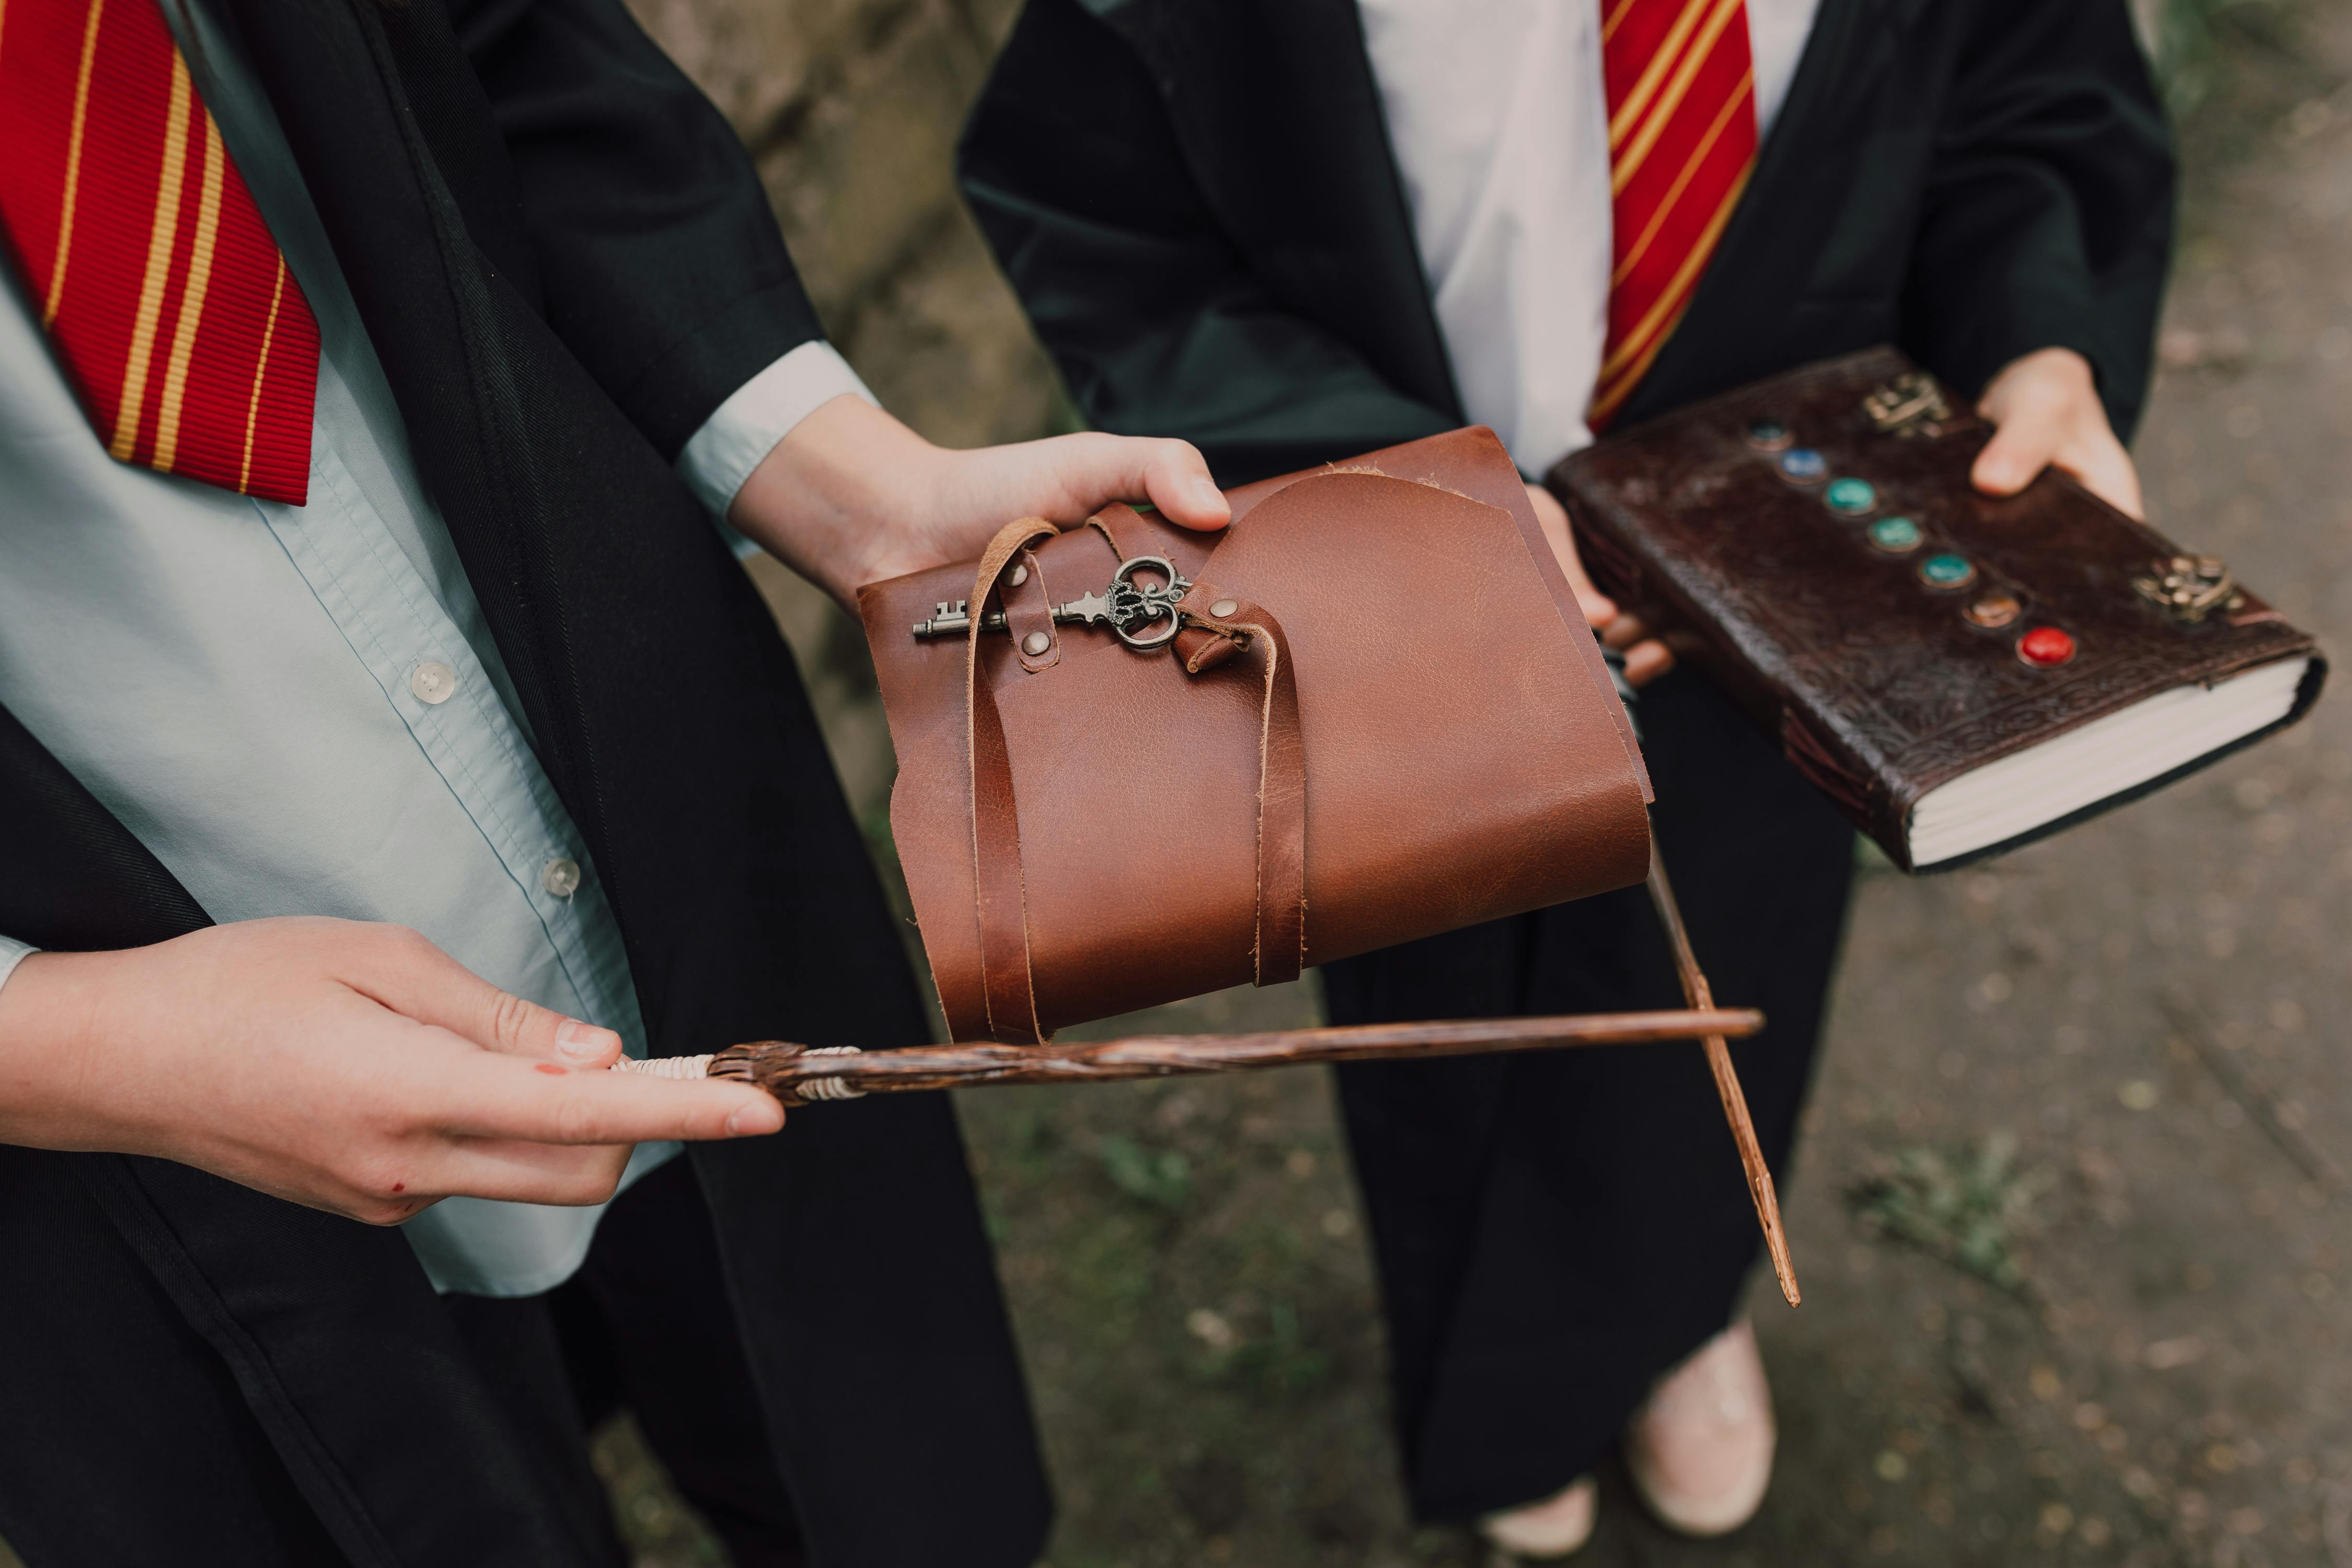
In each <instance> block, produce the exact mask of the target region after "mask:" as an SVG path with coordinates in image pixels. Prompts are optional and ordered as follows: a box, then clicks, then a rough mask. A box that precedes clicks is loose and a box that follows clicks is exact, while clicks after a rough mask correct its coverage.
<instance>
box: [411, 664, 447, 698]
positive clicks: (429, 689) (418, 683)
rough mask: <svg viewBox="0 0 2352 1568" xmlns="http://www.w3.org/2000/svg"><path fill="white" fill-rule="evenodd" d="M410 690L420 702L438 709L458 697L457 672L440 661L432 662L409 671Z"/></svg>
mask: <svg viewBox="0 0 2352 1568" xmlns="http://www.w3.org/2000/svg"><path fill="white" fill-rule="evenodd" d="M408 689H409V690H411V691H413V692H415V693H416V700H418V701H419V702H425V703H430V704H431V705H433V706H434V707H436V708H437V707H439V706H440V705H441V704H442V703H444V702H446V701H448V700H449V699H451V698H452V697H455V696H456V695H457V671H456V670H454V669H452V668H449V667H448V666H447V665H446V664H443V663H442V662H441V661H440V660H438V659H433V660H430V661H428V662H426V663H424V664H420V665H418V666H417V667H416V668H415V669H413V670H411V671H409V674H408Z"/></svg>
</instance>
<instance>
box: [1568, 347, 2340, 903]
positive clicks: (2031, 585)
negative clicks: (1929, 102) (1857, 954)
mask: <svg viewBox="0 0 2352 1568" xmlns="http://www.w3.org/2000/svg"><path fill="white" fill-rule="evenodd" d="M1990 436H1991V426H1990V425H1988V424H1986V423H1985V422H1984V421H1983V420H1981V419H1979V418H1978V417H1977V416H1975V415H1974V414H1973V413H1972V412H1971V411H1970V410H1969V406H1968V405H1967V404H1966V403H1965V402H1964V401H1963V400H1962V399H1961V398H1959V397H1958V396H1957V395H1954V394H1953V393H1951V392H1950V391H1949V390H1948V388H1945V387H1943V386H1941V385H1940V384H1937V382H1936V381H1935V380H1934V379H1933V378H1932V377H1930V376H1928V375H1927V374H1925V373H1924V372H1922V371H1920V370H1919V369H1918V367H1916V365H1914V364H1912V363H1910V362H1909V361H1908V360H1907V359H1906V358H1905V357H1904V356H1903V355H1902V354H1901V353H1897V352H1896V351H1895V350H1894V349H1891V348H1878V349H1872V350H1869V351H1867V352H1865V353H1859V354H1854V355H1852V356H1850V357H1848V358H1844V359H1840V360H1832V361H1828V362H1825V363H1820V364H1816V365H1811V366H1809V367H1807V368H1805V369H1802V370H1798V371H1794V372H1791V373H1790V374H1786V375H1781V376H1777V377H1774V378H1773V379H1771V380H1769V381H1764V382H1759V383H1757V384H1754V385H1752V386H1748V387H1745V388H1742V389H1740V390H1739V391H1737V392H1731V393H1727V394H1726V395H1723V396H1721V397H1717V398H1715V399H1712V400H1711V401H1709V402H1706V403H1703V404H1698V405H1694V406H1692V407H1690V408H1686V409H1684V410H1681V411H1679V412H1677V413H1675V414H1673V415H1670V416H1666V417H1664V418H1662V419H1657V420H1654V421H1652V422H1650V423H1647V424H1644V425H1642V426H1638V427H1635V428H1633V429H1629V430H1626V431H1624V432H1622V434H1616V435H1612V436H1610V437H1607V438H1606V439H1604V440H1602V441H1601V442H1599V443H1598V444H1596V445H1594V446H1592V447H1587V448H1586V449H1585V450H1583V451H1581V452H1579V453H1577V454H1575V455H1574V456H1572V457H1570V458H1566V459H1565V460H1563V461H1562V462H1561V463H1560V464H1559V466H1558V467H1557V468H1554V469H1553V470H1552V471H1551V473H1550V474H1549V476H1548V478H1547V480H1546V482H1547V483H1548V484H1549V486H1550V488H1551V489H1552V492H1553V493H1554V494H1556V495H1557V496H1559V499H1560V501H1561V503H1562V504H1563V505H1565V506H1566V507H1567V509H1568V511H1569V515H1570V518H1571V519H1573V520H1574V523H1575V530H1576V535H1577V542H1578V545H1579V547H1580V550H1581V551H1582V552H1583V556H1584V560H1585V563H1586V565H1587V567H1588V568H1589V569H1590V570H1591V573H1592V575H1593V577H1594V579H1595V581H1596V582H1598V583H1599V584H1600V585H1601V587H1602V589H1603V590H1604V591H1606V592H1608V593H1610V594H1612V595H1615V596H1616V597H1617V598H1618V599H1619V600H1620V602H1621V603H1623V604H1625V605H1628V606H1629V607H1633V608H1634V609H1637V610H1638V611H1640V612H1641V613H1642V614H1643V616H1645V617H1649V618H1653V619H1654V621H1655V623H1656V624H1660V625H1664V626H1670V627H1672V628H1673V632H1672V636H1671V640H1672V641H1673V642H1674V644H1675V646H1676V647H1677V652H1678V655H1679V656H1680V657H1681V658H1685V659H1686V660H1687V661H1689V662H1691V663H1693V664H1696V665H1698V666H1701V667H1702V668H1705V669H1706V672H1707V673H1708V674H1710V675H1711V676H1713V677H1714V678H1715V679H1716V680H1717V681H1718V682H1719V683H1720V684H1721V685H1722V686H1723V687H1724V688H1725V689H1727V690H1728V691H1730V692H1731V693H1732V694H1733V695H1734V696H1735V697H1737V698H1738V699H1739V700H1740V701H1741V702H1742V704H1743V705H1744V706H1745V707H1747V708H1748V710H1749V711H1750V712H1751V713H1752V714H1753V715H1754V717H1755V718H1756V720H1757V721H1758V722H1759V723H1761V724H1762V725H1763V726H1764V727H1765V729H1766V731H1768V732H1769V733H1770V734H1772V735H1773V736H1775V737H1776V738H1777V739H1778V740H1779V741H1780V745H1781V747H1782V749H1783V750H1784V751H1785V752H1786V753H1787V754H1788V757H1789V760H1790V762H1791V763H1794V764H1795V765H1796V767H1797V768H1798V770H1799V771H1800V772H1801V773H1804V774H1805V776H1806V777H1808V778H1809V779H1811V781H1812V782H1813V783H1814V784H1817V785H1819V786H1820V788H1821V789H1822V792H1823V793H1824V794H1826V795H1828V796H1829V797H1830V798H1831V799H1832V800H1833V801H1835V802H1836V803H1837V805H1838V806H1839V807H1840V809H1842V810H1843V811H1844V812H1845V814H1846V815H1847V816H1851V817H1852V818H1853V820H1854V822H1855V823H1856V824H1857V825H1858V826H1861V827H1862V829H1863V830H1864V832H1866V833H1868V834H1869V835H1870V836H1871V837H1873V838H1874V839H1876V840H1877V842H1878V843H1879V845H1880V846H1881V847H1884V848H1885V851H1886V853H1887V855H1888V856H1889V857H1890V858H1893V859H1894V861H1895V864H1896V865H1898V866H1900V867H1902V868H1904V869H1905V870H1906V871H1934V870H1945V869H1948V868H1952V867H1956V866H1960V865H1965V864H1967V863H1968V862H1969V861H1971V860H1975V859H1979V858H1982V857H1985V856H1988V855H1994V854H1998V853H2000V851H2002V850H2004V849H2008V848H2011V847H2014V846H2017V845H2020V844H2023V843H2026V842H2028V841H2029V840H2032V839H2034V838H2038V837H2042V836H2043V835H2046V834H2050V833H2053V832H2056V831H2058V830H2059V829H2061V828H2063V827H2066V826H2070V825H2072V824H2074V823H2076V822H2080V821H2083V820H2084V819H2085V818H2087V817H2090V816H2096V815H2097V814H2098V813H2100V812H2103V811H2105V810H2108V809H2110V808H2111V807H2114V806H2116V805H2121V804H2123V803H2124V802H2126V801H2129V800H2133V799H2136V798H2137V797H2138V796H2140V795H2146V794H2147V793H2148V792H2149V791H2151V790H2155V789H2158V788H2160V787H2162V786H2163V785H2165V784H2168V783H2170V782H2171V781H2173V780H2174V779H2177V778H2179V777H2181V776H2182V775H2184V774H2186V773H2191V772H2193V771H2195V770H2196V769H2198V768H2200V767H2203V766H2204V765H2206V764H2207V763H2211V762H2212V761H2214V760H2215V759H2216V758H2219V757H2221V756H2224V755H2227V754H2228V753H2229V752H2233V751H2236V750H2238V749H2239V748H2241V747H2243V746H2246V745H2250V744H2252V742H2255V741H2257V740H2259V739H2261V738H2262V737H2263V736H2264V735H2267V734H2269V733H2271V732H2272V731H2275V730H2279V729H2282V728H2284V726H2286V725H2288V724H2291V723H2293V722H2294V721H2296V720H2297V719H2300V718H2301V717H2303V715H2304V714H2305V712H2307V711H2308V710H2310V708H2311V705H2312V703H2313V702H2314V701H2315V700H2316V699H2317V698H2318V695H2319V689H2320V685H2321V683H2322V681H2323V680H2324V679H2325V678H2326V660H2325V659H2324V658H2323V657H2322V656H2321V653H2320V650H2319V648H2318V646H2317V645H2316V644H2315V642H2314V641H2313V640H2312V638H2311V637H2310V636H2309V635H2308V634H2306V633H2304V632H2302V631H2299V630H2297V629H2296V628H2295V627H2294V626H2290V625H2288V624H2287V622H2286V620H2285V618H2284V616H2281V615H2280V614H2279V612H2278V611H2276V610H2275V609H2273V608H2272V607H2271V606H2270V605H2266V604H2264V603H2263V601H2262V600H2261V599H2260V598H2258V597H2256V596H2255V595H2254V594H2253V593H2252V591H2251V590H2249V589H2248V588H2246V587H2245V586H2243V585H2242V584H2239V583H2238V582H2236V581H2235V579H2234V578H2233V577H2232V576H2231V574H2230V572H2229V569H2228V568H2227V566H2226V565H2225V564H2224V563H2222V562H2221V561H2219V560H2218V559H2215V558H2214V557H2211V556H2205V555H2197V554H2194V553H2191V552H2186V551H2183V550H2182V549H2180V548H2179V546H2177V545H2175V544H2173V543H2172V542H2170V541H2168V540H2167V539H2166V538H2164V536H2163V535H2161V534H2159V533H2158V532H2157V531H2155V530H2153V529H2151V528H2148V527H2147V526H2146V525H2145V524H2143V523H2139V522H2136V521H2133V520H2132V519H2130V518H2128V517H2126V516H2125V515H2124V514H2123V513H2121V512H2119V511H2117V510H2115V509H2114V508H2113V507H2110V506H2108V505H2107V504H2106V503H2105V502H2104V501H2102V500H2098V499H2097V498H2096V497H2095V496H2093V495H2091V494H2090V493H2089V492H2088V491H2086V490H2084V489H2083V488H2082V487H2081V486H2080V485H2078V484H2076V483H2075V482H2074V480H2073V479H2069V478H2068V477H2067V476H2065V475H2063V474H2061V473H2058V472H2055V471H2052V472H2049V473H2045V474H2044V475H2042V478H2041V479H2037V480H2035V481H2034V483H2033V484H2032V485H2031V486H2029V487H2028V488H2027V489H2025V490H2024V491H2023V492H2022V493H2021V494H2019V495H2016V496H2013V497H2011V498H2008V499H2005V500H2004V499H1995V498H1992V497H1989V496H1985V495H1982V494H1979V492H1978V491H1977V490H1976V489H1975V488H1974V487H1973V486H1972V485H1970V484H1969V468H1970V466H1971V465H1972V464H1973V463H1974V462H1975V460H1976V457H1977V454H1978V453H1979V451H1980V450H1981V449H1982V448H1983V447H1984V445H1985V442H1986V441H1987V440H1988V439H1989V438H1990Z"/></svg>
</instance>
